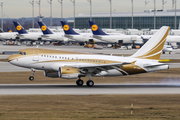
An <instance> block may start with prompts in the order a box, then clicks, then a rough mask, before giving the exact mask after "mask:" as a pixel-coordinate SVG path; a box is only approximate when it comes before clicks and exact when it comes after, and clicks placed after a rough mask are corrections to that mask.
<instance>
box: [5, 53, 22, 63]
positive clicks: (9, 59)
mask: <svg viewBox="0 0 180 120" xmlns="http://www.w3.org/2000/svg"><path fill="white" fill-rule="evenodd" d="M18 57H19V55H18V54H16V55H10V56H9V57H8V58H7V61H8V62H10V63H11V61H13V60H15V59H18Z"/></svg>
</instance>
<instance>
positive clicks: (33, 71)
mask: <svg viewBox="0 0 180 120" xmlns="http://www.w3.org/2000/svg"><path fill="white" fill-rule="evenodd" d="M34 73H35V70H34V69H31V76H30V77H29V80H30V81H33V80H34Z"/></svg>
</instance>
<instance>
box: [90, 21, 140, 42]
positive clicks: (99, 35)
mask: <svg viewBox="0 0 180 120" xmlns="http://www.w3.org/2000/svg"><path fill="white" fill-rule="evenodd" d="M89 25H90V28H91V30H92V33H93V37H94V38H96V39H99V40H102V41H104V42H108V43H120V44H123V45H128V44H136V45H142V44H143V40H142V38H141V36H138V35H124V34H106V33H105V32H103V31H102V29H101V28H100V27H99V26H98V25H97V24H96V23H95V22H93V21H89Z"/></svg>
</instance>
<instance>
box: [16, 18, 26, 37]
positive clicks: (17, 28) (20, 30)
mask: <svg viewBox="0 0 180 120" xmlns="http://www.w3.org/2000/svg"><path fill="white" fill-rule="evenodd" d="M13 23H14V26H15V28H16V30H17V32H18V33H19V34H28V32H27V31H26V30H25V29H24V28H23V27H22V26H21V25H20V24H19V22H15V21H13Z"/></svg>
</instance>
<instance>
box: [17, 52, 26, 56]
mask: <svg viewBox="0 0 180 120" xmlns="http://www.w3.org/2000/svg"><path fill="white" fill-rule="evenodd" d="M18 54H20V55H26V52H19V53H18Z"/></svg>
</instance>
